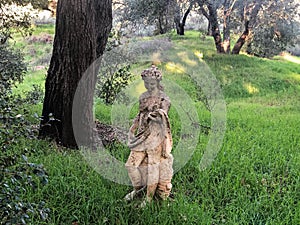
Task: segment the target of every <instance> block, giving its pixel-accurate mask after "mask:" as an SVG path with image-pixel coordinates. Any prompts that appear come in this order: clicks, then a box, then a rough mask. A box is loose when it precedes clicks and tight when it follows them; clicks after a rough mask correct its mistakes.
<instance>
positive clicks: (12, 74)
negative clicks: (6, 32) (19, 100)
mask: <svg viewBox="0 0 300 225" xmlns="http://www.w3.org/2000/svg"><path fill="white" fill-rule="evenodd" d="M25 72H26V64H25V63H24V62H23V57H22V55H21V54H20V52H17V51H15V50H12V49H10V48H9V47H8V46H6V45H0V94H1V96H2V95H3V94H4V93H7V92H10V91H11V88H12V86H13V85H15V84H16V83H17V82H21V81H22V80H23V78H24V75H25ZM1 99H3V97H1Z"/></svg>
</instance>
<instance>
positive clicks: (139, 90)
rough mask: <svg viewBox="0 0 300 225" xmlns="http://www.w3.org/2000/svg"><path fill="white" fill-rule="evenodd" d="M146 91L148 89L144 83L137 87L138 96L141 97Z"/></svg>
mask: <svg viewBox="0 0 300 225" xmlns="http://www.w3.org/2000/svg"><path fill="white" fill-rule="evenodd" d="M145 91H146V88H145V86H144V82H142V81H141V82H139V83H138V84H137V85H136V87H135V94H136V95H141V94H142V93H144V92H145Z"/></svg>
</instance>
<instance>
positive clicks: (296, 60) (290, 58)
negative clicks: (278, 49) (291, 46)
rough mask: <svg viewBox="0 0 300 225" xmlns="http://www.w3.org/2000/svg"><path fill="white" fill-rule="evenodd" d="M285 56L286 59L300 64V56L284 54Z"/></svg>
mask: <svg viewBox="0 0 300 225" xmlns="http://www.w3.org/2000/svg"><path fill="white" fill-rule="evenodd" d="M283 58H284V59H285V60H286V61H289V62H293V63H296V64H300V58H299V57H295V56H292V55H284V56H283Z"/></svg>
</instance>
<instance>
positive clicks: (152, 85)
mask: <svg viewBox="0 0 300 225" xmlns="http://www.w3.org/2000/svg"><path fill="white" fill-rule="evenodd" d="M144 85H145V88H146V89H147V91H150V92H152V91H155V90H157V89H158V81H157V80H156V79H153V78H145V79H144Z"/></svg>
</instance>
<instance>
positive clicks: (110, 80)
mask: <svg viewBox="0 0 300 225" xmlns="http://www.w3.org/2000/svg"><path fill="white" fill-rule="evenodd" d="M117 67H118V66H117ZM132 78H133V74H132V73H131V72H130V65H126V66H124V67H121V68H119V69H118V68H117V69H112V68H108V69H106V70H105V71H102V73H101V74H100V76H99V78H98V82H97V90H96V93H97V95H98V96H99V97H100V98H101V99H103V100H104V102H105V104H112V103H113V102H114V100H115V99H116V97H117V95H118V94H119V93H120V92H121V90H122V89H123V88H124V87H126V86H127V85H128V84H129V82H130V81H131V79H132ZM123 97H124V98H126V96H123ZM120 100H126V99H120Z"/></svg>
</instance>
